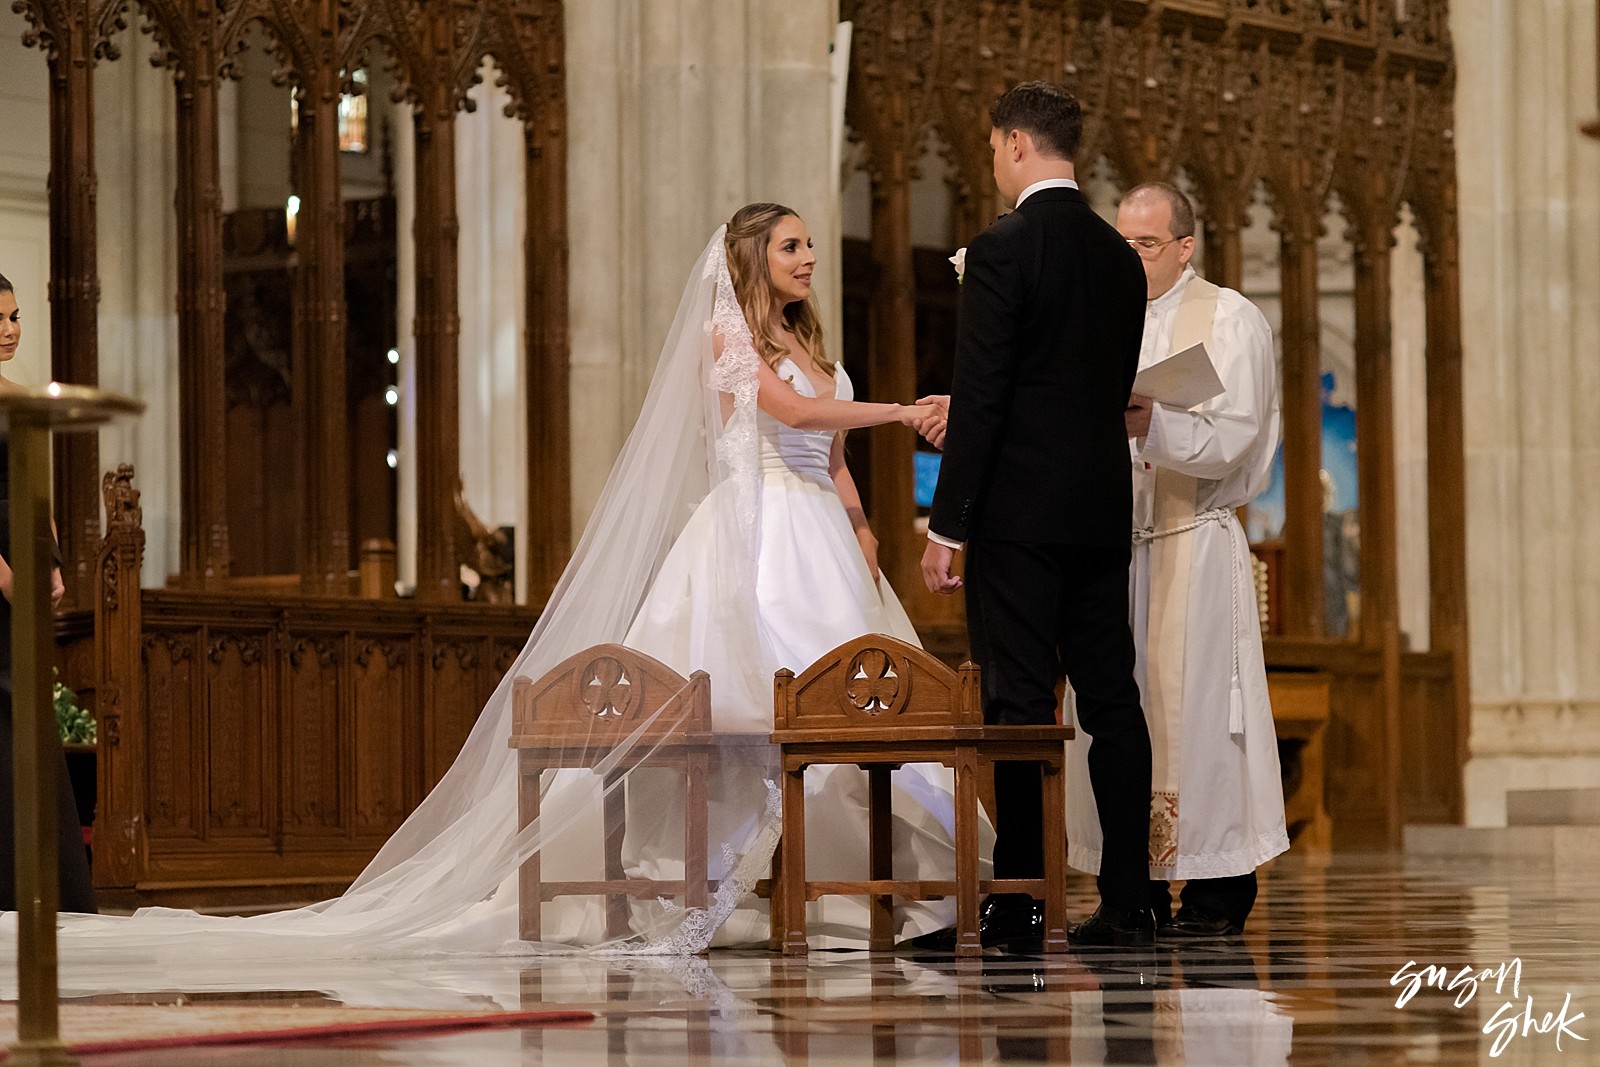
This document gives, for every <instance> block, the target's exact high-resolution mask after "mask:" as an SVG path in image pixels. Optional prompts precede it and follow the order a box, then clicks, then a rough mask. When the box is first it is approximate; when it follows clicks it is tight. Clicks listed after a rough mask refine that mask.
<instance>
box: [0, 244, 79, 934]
mask: <svg viewBox="0 0 1600 1067" xmlns="http://www.w3.org/2000/svg"><path fill="white" fill-rule="evenodd" d="M21 340H22V315H21V312H20V311H19V310H18V308H17V294H16V291H15V290H14V289H13V288H12V286H11V283H10V282H9V281H7V280H6V279H5V276H4V275H0V368H3V367H4V365H5V364H6V363H8V362H10V361H11V360H12V359H14V358H16V355H17V345H18V344H19V343H20V342H21ZM16 388H17V386H16V385H15V384H14V383H12V382H10V381H8V380H7V379H6V378H5V377H4V375H3V373H0V393H3V392H8V391H11V390H14V389H16ZM10 561H11V456H10V450H9V449H8V448H7V447H6V439H5V437H4V435H3V434H0V911H16V910H17V884H16V841H15V836H16V810H15V807H14V804H13V794H12V790H13V788H14V786H15V782H14V781H13V779H12V774H11V767H12V763H11V594H12V588H11V583H12V574H11V562H10ZM60 562H61V561H60V559H59V558H58V559H57V560H56V564H57V565H56V567H55V569H54V570H52V571H51V572H50V586H51V588H50V593H51V604H52V605H54V604H58V603H60V601H61V595H62V594H63V593H64V592H66V587H65V586H64V585H63V584H62V582H61V566H60ZM56 795H57V799H58V802H57V811H56V822H57V833H58V836H59V839H60V840H59V843H58V845H57V849H58V851H59V853H60V867H61V897H60V909H61V910H62V911H95V910H96V908H95V902H94V883H93V882H92V881H91V880H90V877H89V860H88V856H87V854H86V853H85V852H84V848H83V833H82V830H81V828H80V827H79V826H78V805H77V802H76V801H74V800H73V797H72V783H71V782H70V781H68V780H67V759H66V756H65V754H63V755H62V757H61V763H60V765H59V766H58V767H57V769H56Z"/></svg>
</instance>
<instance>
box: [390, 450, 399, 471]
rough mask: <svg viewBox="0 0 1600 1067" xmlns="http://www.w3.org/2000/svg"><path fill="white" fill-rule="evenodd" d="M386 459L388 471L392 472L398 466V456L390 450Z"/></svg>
mask: <svg viewBox="0 0 1600 1067" xmlns="http://www.w3.org/2000/svg"><path fill="white" fill-rule="evenodd" d="M388 459H389V469H390V470H394V469H395V468H396V467H398V466H400V454H399V453H398V452H396V451H395V450H394V449H392V448H391V449H389V457H388Z"/></svg>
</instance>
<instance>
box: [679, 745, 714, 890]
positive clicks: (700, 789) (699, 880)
mask: <svg viewBox="0 0 1600 1067" xmlns="http://www.w3.org/2000/svg"><path fill="white" fill-rule="evenodd" d="M706 774H707V762H706V754H705V753H704V752H694V753H691V754H690V755H689V758H688V761H687V763H686V764H685V766H684V772H683V902H684V906H685V907H688V908H699V909H700V910H701V911H704V910H705V909H706V906H707V905H708V904H709V903H710V897H709V894H708V883H709V880H710V877H711V872H710V857H709V856H708V855H707V843H706V834H707V832H708V830H707V826H706V822H707V820H708V818H709V814H710V809H709V805H708V804H707V802H706Z"/></svg>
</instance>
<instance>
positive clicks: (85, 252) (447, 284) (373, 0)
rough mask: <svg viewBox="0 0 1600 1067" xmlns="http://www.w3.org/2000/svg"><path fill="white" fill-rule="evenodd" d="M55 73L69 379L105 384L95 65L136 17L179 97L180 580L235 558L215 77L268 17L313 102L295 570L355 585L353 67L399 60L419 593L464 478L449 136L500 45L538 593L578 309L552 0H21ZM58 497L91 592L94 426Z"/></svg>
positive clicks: (63, 332) (298, 170) (301, 248)
mask: <svg viewBox="0 0 1600 1067" xmlns="http://www.w3.org/2000/svg"><path fill="white" fill-rule="evenodd" d="M15 7H16V9H17V10H18V11H20V12H22V13H23V14H24V15H25V16H26V17H27V19H28V20H29V22H30V23H31V25H32V30H31V31H30V33H29V34H28V36H27V43H29V44H31V45H37V46H39V47H40V48H42V49H43V50H44V51H45V53H46V55H47V57H48V59H49V64H50V77H51V89H52V92H51V115H50V130H51V159H50V212H51V234H52V242H53V243H52V249H51V285H50V289H51V329H52V342H53V353H54V357H53V358H54V361H55V366H54V367H53V368H52V370H53V372H54V375H55V377H56V378H57V379H59V380H62V381H72V382H80V383H85V384H93V383H95V382H96V380H97V378H98V358H97V348H96V321H95V316H96V306H97V303H98V298H99V282H98V273H97V268H96V252H95V169H94V107H93V72H94V67H95V64H96V63H97V62H103V61H110V60H114V59H116V58H117V52H116V44H115V41H116V39H117V38H118V36H119V35H120V32H121V31H122V30H124V29H126V28H127V25H128V21H129V20H130V19H135V18H137V19H139V20H141V25H142V27H143V28H144V29H145V30H146V31H147V32H148V33H149V34H150V35H151V37H152V38H153V42H154V46H155V48H154V56H153V62H154V63H155V64H156V65H157V66H160V67H165V68H166V69H167V70H169V71H170V72H171V74H172V79H173V84H174V89H175V92H176V100H177V145H178V158H177V185H178V190H177V208H178V210H177V217H178V226H179V232H178V235H177V252H178V257H177V259H178V263H179V282H178V301H179V304H178V324H179V364H180V369H181V370H180V372H181V381H182V386H181V392H182V395H181V397H180V404H179V410H180V417H181V420H182V446H181V464H182V486H181V499H182V504H181V507H182V524H181V538H182V550H181V573H180V576H179V577H180V579H181V580H182V581H183V583H184V584H187V585H191V586H210V585H215V584H216V583H217V582H219V581H221V580H222V579H224V578H225V577H226V576H227V573H228V559H229V554H228V530H227V521H226V510H225V488H226V487H225V485H224V472H225V471H226V464H225V458H226V457H225V448H224V441H225V436H224V432H223V429H224V427H223V422H224V412H225V394H224V388H223V385H224V383H223V376H224V349H223V313H224V306H223V304H224V301H223V288H222V209H221V204H222V197H221V191H220V175H219V144H218V85H219V81H220V80H221V79H222V78H225V77H230V76H236V75H237V72H236V70H235V67H234V63H235V59H236V57H237V55H238V53H239V51H240V50H241V49H242V48H243V47H244V46H245V40H246V36H247V35H248V34H249V33H251V32H253V31H254V30H256V29H259V30H261V31H263V32H262V34H261V36H262V38H263V39H264V40H265V41H266V43H267V47H268V48H269V49H270V50H271V52H272V54H273V56H274V57H275V59H276V61H277V64H278V68H279V69H278V77H279V78H281V79H282V80H283V81H285V82H286V83H288V84H291V85H292V86H293V88H294V92H295V96H296V99H297V101H298V104H299V121H298V131H297V133H296V136H295V142H294V159H293V167H294V171H295V187H296V190H297V193H298V195H299V196H300V201H301V207H300V216H299V219H298V227H297V230H298V235H299V236H298V249H297V253H298V254H297V268H296V277H295V286H296V299H295V301H294V309H295V311H294V315H295V323H294V359H295V375H296V378H297V379H298V380H300V381H302V382H303V383H305V388H302V389H298V390H296V392H295V396H296V404H297V406H298V407H299V412H298V414H299V418H300V420H301V421H300V425H301V430H302V435H303V439H304V440H305V442H307V447H306V448H304V449H303V451H304V453H305V461H304V470H303V472H302V473H303V475H304V477H303V479H302V482H301V484H302V487H303V492H304V502H305V507H304V515H305V521H304V523H303V524H302V525H303V532H302V538H303V542H302V546H301V549H302V550H301V553H300V556H301V559H302V580H303V581H302V584H303V588H305V589H306V590H307V591H309V592H317V593H337V592H344V591H347V590H348V588H349V579H348V571H349V568H350V565H351V557H350V544H349V540H350V534H349V529H348V527H349V520H348V517H347V512H348V505H347V501H348V497H349V485H348V481H349V474H348V470H347V466H348V464H347V459H346V457H347V456H348V455H349V447H348V440H347V439H346V438H347V434H348V432H349V431H348V426H347V423H346V415H345V413H346V406H345V381H344V374H345V370H344V368H345V359H344V343H345V342H344V326H343V320H344V308H343V295H342V294H343V291H344V287H343V277H344V242H343V234H342V215H341V211H340V184H339V144H338V123H337V108H338V104H339V99H340V96H341V94H343V93H344V92H348V91H351V90H352V85H351V84H350V83H349V82H348V80H347V79H348V74H347V72H349V71H351V70H353V69H355V68H356V67H358V66H360V65H362V63H364V62H367V61H369V60H373V59H378V58H379V57H380V55H386V56H387V57H388V59H389V60H390V61H392V63H393V65H394V74H395V77H396V80H397V82H398V85H399V89H398V93H399V95H400V96H401V97H403V98H404V99H405V100H407V101H409V102H410V103H411V104H412V105H413V107H414V109H415V125H416V158H415V179H416V181H415V184H416V189H417V204H416V229H415V233H414V238H415V246H416V269H417V293H416V306H417V320H416V341H417V346H416V359H417V375H416V382H417V387H418V392H419V394H420V398H419V403H418V405H417V421H418V425H417V450H418V455H419V464H418V509H419V523H418V526H419V531H418V593H419V596H422V597H424V598H428V599H455V598H456V597H457V595H458V594H457V588H458V586H457V583H458V579H457V576H456V548H455V546H454V545H453V544H452V543H451V540H452V532H451V531H452V529H453V525H454V518H455V516H454V511H453V506H452V498H453V492H454V488H455V484H456V479H457V477H458V473H459V470H458V468H459V443H458V434H457V420H458V411H457V388H458V386H457V339H458V334H459V319H458V315H457V295H456V237H457V231H458V225H457V218H456V208H455V140H454V136H455V131H454V115H455V113H456V111H457V110H458V109H463V108H465V109H471V107H472V106H473V104H472V101H471V100H470V99H469V98H468V96H467V93H468V91H469V90H470V89H471V88H472V86H473V85H474V84H476V83H477V82H478V81H479V79H480V77H481V74H480V71H481V70H482V63H483V60H484V59H485V58H486V57H488V58H492V59H493V60H494V63H495V66H496V68H497V69H498V71H499V72H500V79H501V85H502V87H503V88H504V89H505V90H506V91H507V93H508V95H509V96H510V98H511V101H512V102H511V105H510V107H509V109H508V111H509V113H511V114H512V115H513V116H514V117H516V118H517V119H519V120H521V121H522V123H523V125H524V130H525V142H526V147H527V191H526V195H527V199H528V208H529V210H528V212H527V217H528V220H529V236H528V249H527V265H526V266H527V270H526V277H527V302H528V316H527V320H528V322H529V323H530V327H529V338H528V341H529V345H528V348H529V374H528V383H529V384H528V395H527V398H526V399H527V403H528V410H529V411H530V412H536V413H537V414H538V417H537V418H532V419H530V420H529V422H530V427H529V432H530V438H531V440H530V447H531V448H533V449H535V450H537V454H540V455H541V456H543V457H545V462H541V463H536V464H531V465H530V467H531V471H530V485H529V487H528V490H529V501H530V505H529V506H530V516H531V523H532V529H531V531H530V537H529V543H530V547H531V549H532V554H531V557H530V560H531V564H532V569H533V580H532V582H531V584H530V590H531V592H532V594H533V595H534V596H535V597H540V598H541V599H542V594H543V592H546V591H548V589H549V587H550V585H551V584H553V582H554V579H555V576H556V575H557V574H559V571H560V568H561V566H562V565H563V564H564V562H565V557H566V554H567V547H568V544H569V542H570V530H569V523H570V518H569V515H570V503H569V498H570V492H569V489H568V473H567V464H566V462H565V457H566V456H567V454H568V448H569V444H568V440H567V438H568V412H567V349H568V326H567V312H566V261H567V256H566V210H565V203H566V144H565V123H566V103H565V66H564V52H565V44H564V37H563V31H562V7H561V3H560V2H559V0H137V2H130V0H15ZM60 448H61V452H60V454H59V455H58V462H57V478H58V482H57V488H58V492H57V499H58V502H59V507H60V510H61V515H62V518H63V522H62V526H63V529H62V536H63V541H64V549H65V552H66V555H67V559H68V567H69V570H72V571H75V572H76V574H77V576H78V579H79V580H77V581H71V580H69V582H68V587H69V588H74V589H88V588H91V587H92V586H91V583H90V582H89V581H88V577H89V566H90V561H91V560H92V557H93V552H94V546H95V544H96V543H97V541H98V539H99V528H98V516H97V513H96V498H95V487H96V485H97V484H98V481H99V476H98V469H97V468H98V456H97V454H96V448H95V446H94V444H93V441H92V439H91V440H83V439H74V440H72V441H69V442H65V443H63V444H62V445H61V446H60Z"/></svg>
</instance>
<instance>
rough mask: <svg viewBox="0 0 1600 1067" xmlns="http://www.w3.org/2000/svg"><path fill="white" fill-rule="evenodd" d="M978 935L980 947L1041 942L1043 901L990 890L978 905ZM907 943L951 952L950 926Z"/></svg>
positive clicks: (953, 946)
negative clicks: (992, 892)
mask: <svg viewBox="0 0 1600 1067" xmlns="http://www.w3.org/2000/svg"><path fill="white" fill-rule="evenodd" d="M978 939H979V940H980V941H982V942H983V947H984V948H998V947H1001V946H1003V945H1012V946H1018V945H1026V944H1031V943H1038V944H1041V945H1042V944H1043V943H1044V904H1043V903H1041V902H1040V901H1037V900H1034V899H1033V898H1032V897H1029V896H1024V895H1021V894H1013V893H995V894H991V895H990V896H989V898H988V899H987V900H985V901H984V902H983V904H982V906H980V907H979V909H978ZM911 947H912V948H917V949H922V950H924V951H927V952H954V951H955V949H956V931H955V928H954V927H950V928H948V929H945V930H935V931H934V932H933V933H931V934H923V935H922V936H921V937H915V938H912V940H911Z"/></svg>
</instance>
